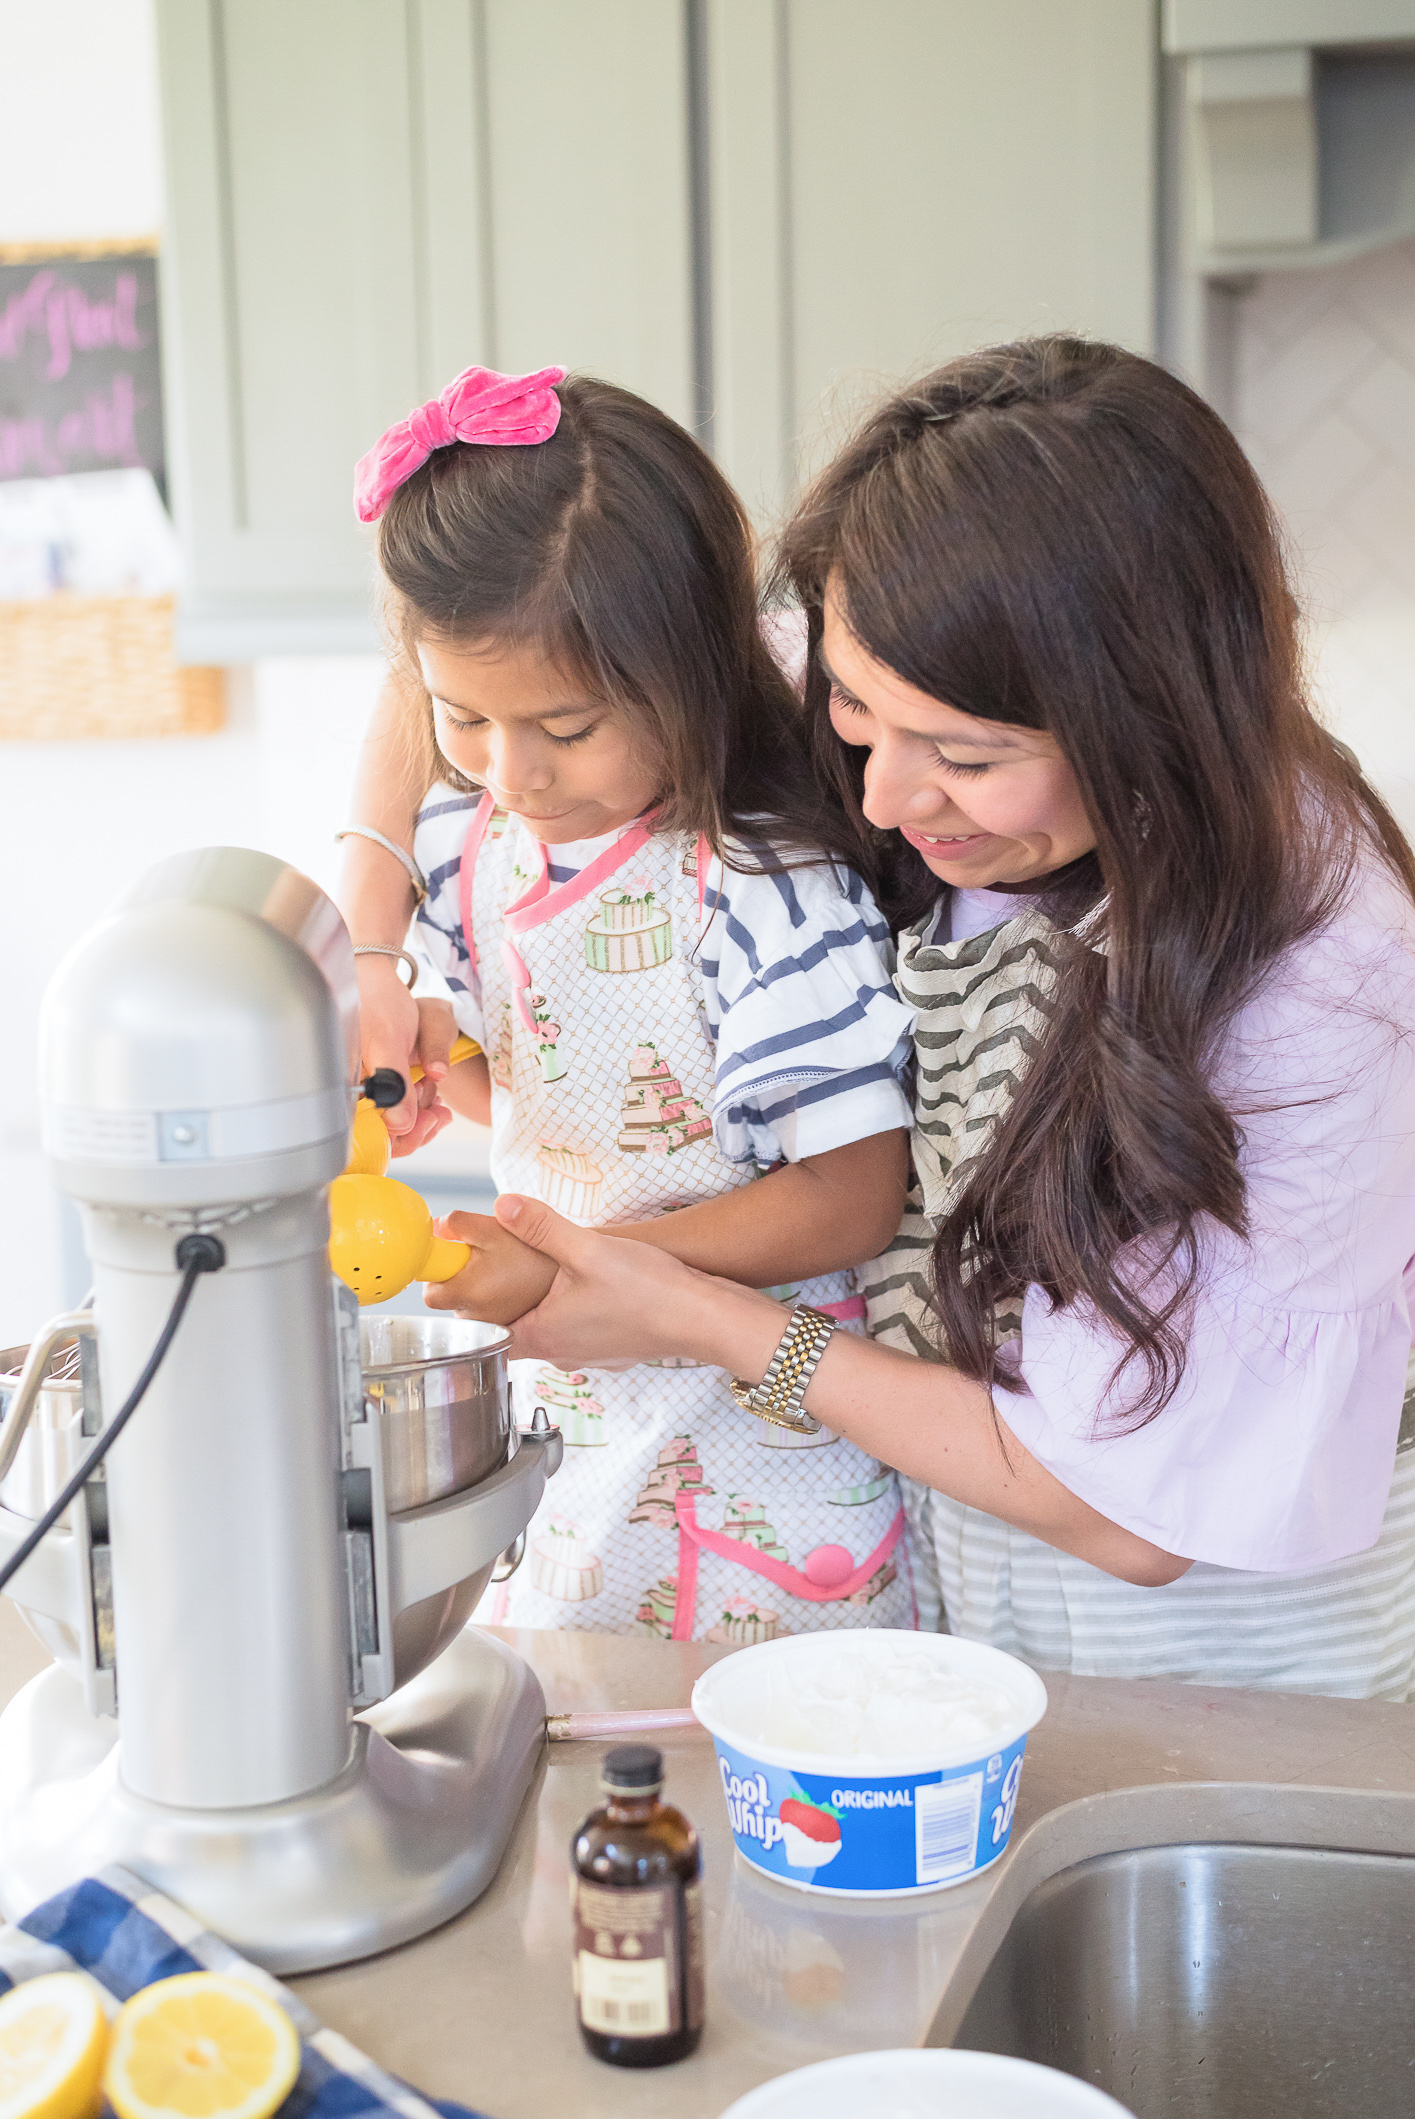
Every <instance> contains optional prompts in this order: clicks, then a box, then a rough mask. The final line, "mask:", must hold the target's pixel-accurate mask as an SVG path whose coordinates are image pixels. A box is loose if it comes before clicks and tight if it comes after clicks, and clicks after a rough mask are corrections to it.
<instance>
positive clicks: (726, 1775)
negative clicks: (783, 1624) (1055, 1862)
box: [693, 1628, 1047, 1898]
mask: <svg viewBox="0 0 1415 2119" xmlns="http://www.w3.org/2000/svg"><path fill="white" fill-rule="evenodd" d="M901 1653H907V1655H908V1656H909V1658H910V1659H911V1660H913V1659H915V1658H918V1659H922V1660H923V1661H925V1662H927V1663H930V1664H936V1665H938V1666H940V1667H941V1668H942V1669H944V1670H946V1671H947V1672H948V1673H949V1674H950V1675H951V1676H953V1677H959V1678H965V1679H971V1680H974V1681H976V1682H978V1683H980V1684H984V1685H986V1686H988V1687H989V1688H990V1689H992V1690H993V1691H995V1692H997V1693H1000V1694H1001V1695H1002V1697H1003V1699H1004V1700H1005V1701H1006V1703H1007V1709H1008V1712H1007V1714H1006V1715H1005V1716H1004V1717H1002V1718H1000V1719H999V1721H998V1723H997V1725H996V1726H995V1727H994V1728H993V1730H992V1731H991V1732H990V1734H988V1735H987V1736H986V1737H984V1736H980V1735H979V1734H978V1732H977V1728H976V1725H975V1726H974V1728H973V1730H972V1732H971V1733H967V1732H966V1731H965V1732H964V1733H962V1734H960V1735H959V1736H958V1737H957V1738H956V1739H955V1740H954V1741H953V1742H951V1743H950V1742H949V1741H948V1740H946V1739H935V1740H934V1741H933V1743H932V1744H931V1745H926V1746H925V1747H924V1748H923V1749H922V1750H920V1751H917V1752H914V1753H912V1754H911V1753H907V1752H903V1751H900V1750H898V1749H895V1750H894V1751H892V1752H891V1751H889V1750H881V1751H878V1752H875V1753H866V1752H862V1751H850V1750H846V1749H845V1748H843V1747H842V1748H841V1749H840V1750H838V1751H833V1752H832V1751H819V1750H807V1749H804V1748H802V1747H799V1746H792V1745H789V1744H779V1743H774V1742H771V1741H769V1740H768V1739H767V1738H766V1737H763V1736H762V1735H761V1734H759V1731H760V1729H761V1726H762V1721H763V1718H766V1717H769V1715H770V1713H771V1711H772V1710H773V1709H775V1710H776V1711H777V1712H778V1713H779V1711H780V1707H781V1703H782V1702H783V1700H784V1701H785V1702H786V1705H787V1708H788V1711H789V1705H790V1694H791V1688H792V1686H793V1683H795V1682H796V1681H797V1679H798V1678H799V1677H800V1676H809V1674H810V1673H811V1670H812V1666H813V1665H819V1664H821V1663H822V1662H826V1661H828V1660H829V1659H832V1658H835V1659H838V1658H839V1657H840V1656H842V1655H845V1656H849V1657H851V1658H855V1657H860V1658H863V1659H867V1660H870V1661H877V1662H879V1663H888V1662H889V1661H892V1660H895V1659H897V1658H898V1657H899V1656H900V1654H901ZM1046 1703H1047V1696H1046V1687H1045V1686H1044V1685H1043V1684H1042V1681H1041V1679H1040V1678H1039V1677H1038V1676H1037V1674H1036V1672H1035V1671H1034V1670H1029V1669H1028V1667H1027V1665H1026V1664H1025V1663H1020V1662H1018V1660H1017V1659H1016V1657H1015V1656H1010V1655H1004V1654H1003V1653H1002V1652H1001V1650H999V1649H996V1648H988V1647H986V1646H985V1645H984V1644H983V1643H982V1642H981V1641H961V1640H957V1639H955V1638H954V1636H953V1635H951V1634H937V1633H910V1632H905V1631H902V1630H897V1631H894V1630H886V1629H884V1628H875V1629H870V1628H865V1629H862V1630H860V1631H858V1632H856V1631H853V1630H852V1631H850V1632H837V1633H813V1634H799V1635H793V1636H791V1637H790V1638H789V1639H786V1640H782V1641H764V1642H762V1643H761V1644H760V1645H759V1646H758V1647H755V1648H743V1649H740V1650H739V1651H738V1653H737V1654H736V1655H733V1656H729V1657H727V1658H726V1659H725V1660H724V1661H723V1662H721V1663H716V1664H714V1665H713V1667H712V1668H711V1669H710V1670H708V1671H705V1672H704V1674H703V1676H702V1677H700V1678H699V1679H698V1682H697V1684H696V1685H695V1686H694V1687H693V1712H694V1713H695V1714H696V1716H697V1718H698V1720H699V1721H700V1722H701V1723H702V1724H703V1726H704V1728H705V1729H707V1730H709V1731H710V1733H711V1735H712V1740H713V1744H714V1746H715V1748H716V1751H717V1758H718V1768H719V1771H720V1773H721V1776H722V1789H723V1795H724V1797H725V1799H726V1803H727V1816H728V1822H729V1824H730V1825H731V1827H732V1837H733V1840H734V1842H735V1844H736V1846H737V1850H738V1852H739V1853H740V1854H741V1855H742V1857H743V1859H744V1860H745V1861H748V1862H750V1863H751V1865H752V1867H753V1868H755V1869H759V1870H761V1872H762V1873H763V1875H766V1876H772V1877H775V1878H776V1880H777V1881H778V1882H779V1883H788V1884H793V1885H795V1886H796V1887H797V1888H798V1889H801V1890H808V1891H818V1892H826V1893H828V1894H830V1895H831V1896H832V1897H846V1898H875V1897H906V1896H912V1895H913V1894H915V1893H917V1892H920V1891H937V1890H941V1889H944V1888H946V1887H948V1886H949V1885H952V1884H960V1883H966V1882H968V1880H969V1879H970V1878H971V1877H974V1876H977V1875H978V1874H979V1872H980V1871H981V1870H983V1869H985V1868H988V1867H989V1866H990V1865H991V1864H992V1863H993V1862H995V1861H996V1860H997V1859H998V1857H999V1856H1000V1855H1001V1854H1002V1853H1003V1852H1004V1851H1005V1849H1006V1847H1007V1842H1008V1838H1009V1836H1010V1834H1011V1831H1012V1818H1013V1814H1014V1812H1015V1810H1016V1807H1017V1789H1018V1783H1019V1781H1020V1779H1021V1775H1022V1754H1023V1751H1024V1750H1025V1748H1026V1742H1027V1731H1028V1730H1029V1729H1030V1728H1032V1726H1033V1725H1034V1724H1035V1723H1036V1722H1037V1721H1039V1720H1040V1719H1041V1716H1042V1715H1043V1713H1044V1712H1045V1711H1046ZM961 1726H962V1725H960V1727H961Z"/></svg>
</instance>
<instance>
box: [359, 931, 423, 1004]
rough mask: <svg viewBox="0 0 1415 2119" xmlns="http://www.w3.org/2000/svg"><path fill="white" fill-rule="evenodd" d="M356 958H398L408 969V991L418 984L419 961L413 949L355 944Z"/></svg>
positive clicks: (383, 943)
mask: <svg viewBox="0 0 1415 2119" xmlns="http://www.w3.org/2000/svg"><path fill="white" fill-rule="evenodd" d="M354 955H355V956H396V957H398V958H400V959H401V960H402V962H403V963H405V964H406V965H407V967H408V991H409V993H411V992H412V990H413V988H414V987H415V986H416V985H417V983H418V960H417V958H416V957H415V956H414V955H413V952H412V951H411V949H395V948H394V947H393V946H392V944H391V943H389V942H355V944H354Z"/></svg>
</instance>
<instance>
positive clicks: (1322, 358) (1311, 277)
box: [1236, 243, 1415, 838]
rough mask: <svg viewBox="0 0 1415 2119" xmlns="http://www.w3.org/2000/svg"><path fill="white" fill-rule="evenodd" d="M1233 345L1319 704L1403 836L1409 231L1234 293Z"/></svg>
mask: <svg viewBox="0 0 1415 2119" xmlns="http://www.w3.org/2000/svg"><path fill="white" fill-rule="evenodd" d="M1237 355H1238V358H1237V377H1236V382H1237V405H1236V424H1237V426H1238V430H1239V434H1240V437H1241V439H1242V441H1243V444H1244V446H1245V448H1246V449H1247V451H1248V454H1249V456H1250V457H1251V459H1252V461H1253V463H1254V465H1255V466H1256V468H1257V470H1258V472H1259V475H1260V476H1261V477H1262V479H1263V481H1264V483H1265V484H1266V486H1267V488H1268V491H1269V492H1270V493H1271V495H1272V497H1273V499H1274V500H1275V501H1276V502H1277V505H1278V508H1279V510H1280V511H1281V513H1282V515H1283V518H1284V520H1285V522H1286V524H1287V528H1288V531H1289V533H1290V537H1291V544H1292V556H1293V559H1294V562H1295V571H1296V573H1297V576H1298V581H1299V586H1300V588H1301V590H1302V593H1303V597H1304V600H1305V602H1306V604H1307V608H1308V612H1309V623H1310V638H1311V644H1312V650H1313V666H1314V677H1315V682H1316V690H1317V696H1318V701H1319V704H1320V705H1321V706H1322V707H1323V708H1324V710H1325V712H1326V715H1327V718H1328V720H1329V722H1330V724H1331V726H1332V727H1333V729H1334V730H1335V731H1336V733H1337V734H1338V735H1340V736H1342V737H1343V738H1344V739H1345V740H1346V741H1347V742H1348V743H1350V745H1351V746H1352V748H1353V749H1354V750H1355V751H1356V753H1357V755H1358V756H1359V758H1360V759H1361V762H1362V764H1363V765H1364V766H1365V768H1366V771H1367V773H1368V774H1369V776H1370V778H1371V779H1372V780H1373V781H1374V782H1375V784H1376V786H1377V787H1379V789H1380V790H1381V792H1382V794H1384V795H1385V797H1386V799H1387V800H1388V801H1389V802H1390V803H1391V805H1392V807H1393V808H1394V810H1395V812H1396V815H1397V816H1398V817H1399V819H1400V821H1401V824H1402V825H1403V826H1404V828H1405V831H1406V833H1407V835H1408V836H1410V837H1411V838H1415V243H1403V244H1401V245H1399V246H1398V247H1395V248H1392V249H1389V250H1379V251H1376V252H1374V253H1373V254H1372V255H1371V256H1369V257H1365V258H1357V259H1355V260H1354V261H1353V262H1352V263H1350V264H1346V265H1339V266H1335V267H1333V268H1330V269H1328V270H1326V271H1323V272H1285V273H1270V274H1269V275H1268V276H1267V277H1266V278H1264V279H1261V280H1259V281H1258V283H1257V285H1256V287H1255V288H1254V289H1253V291H1252V292H1251V293H1250V294H1248V295H1246V296H1245V297H1244V298H1243V299H1242V300H1241V302H1240V303H1239V318H1238V347H1237Z"/></svg>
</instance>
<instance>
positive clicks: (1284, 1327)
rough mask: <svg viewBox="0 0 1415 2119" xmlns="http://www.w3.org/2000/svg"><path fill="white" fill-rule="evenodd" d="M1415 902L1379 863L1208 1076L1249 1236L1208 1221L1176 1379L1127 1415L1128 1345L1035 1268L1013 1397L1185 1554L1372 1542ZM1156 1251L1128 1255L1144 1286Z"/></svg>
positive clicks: (1233, 1563)
mask: <svg viewBox="0 0 1415 2119" xmlns="http://www.w3.org/2000/svg"><path fill="white" fill-rule="evenodd" d="M1412 1026H1415V913H1412V908H1411V907H1410V905H1409V904H1408V902H1406V901H1405V900H1404V899H1403V897H1402V896H1401V895H1400V894H1399V893H1398V892H1397V891H1396V890H1395V888H1394V886H1393V885H1387V884H1386V883H1385V882H1384V879H1383V878H1381V877H1377V878H1375V879H1372V877H1371V876H1369V875H1368V876H1367V877H1366V878H1365V880H1364V884H1363V886H1362V888H1361V890H1360V892H1359V894H1358V895H1357V897H1356V899H1355V902H1354V903H1353V904H1352V905H1350V906H1348V908H1347V909H1346V910H1345V911H1344V912H1343V913H1342V914H1341V915H1340V916H1339V917H1338V919H1337V920H1336V922H1335V923H1334V924H1333V925H1332V926H1331V927H1330V928H1328V929H1327V930H1325V931H1324V932H1323V933H1321V934H1319V935H1318V936H1316V937H1315V938H1313V939H1311V940H1309V941H1307V942H1305V943H1303V944H1300V945H1299V946H1298V947H1297V948H1295V949H1294V950H1293V951H1291V952H1290V953H1289V956H1288V957H1287V958H1286V959H1284V960H1283V962H1282V963H1281V964H1280V965H1279V966H1278V967H1277V970H1276V972H1275V974H1274V975H1273V976H1272V977H1271V978H1270V979H1269V981H1268V982H1267V986H1266V988H1265V989H1264V991H1262V992H1261V993H1260V994H1259V996H1258V997H1257V999H1256V1000H1255V1001H1254V1002H1253V1003H1251V1004H1250V1005H1249V1006H1248V1007H1247V1008H1246V1009H1245V1010H1244V1012H1243V1013H1242V1015H1241V1016H1240V1017H1239V1019H1238V1021H1237V1023H1236V1024H1235V1027H1234V1030H1233V1033H1232V1035H1231V1037H1230V1040H1229V1043H1228V1047H1227V1049H1226V1051H1225V1053H1224V1055H1223V1057H1222V1059H1221V1061H1220V1063H1219V1065H1218V1066H1217V1067H1216V1069H1215V1074H1214V1087H1215V1089H1216V1090H1217V1092H1218V1094H1219V1095H1220V1096H1221V1097H1222V1099H1223V1101H1224V1103H1225V1104H1226V1105H1227V1107H1228V1109H1229V1110H1230V1111H1232V1112H1233V1114H1234V1116H1235V1118H1236V1119H1237V1121H1238V1124H1239V1126H1240V1128H1241V1130H1242V1135H1243V1147H1242V1150H1241V1163H1242V1169H1243V1174H1244V1178H1245V1180H1246V1184H1247V1195H1248V1216H1249V1235H1248V1237H1247V1239H1246V1240H1240V1239H1238V1238H1236V1237H1234V1236H1232V1235H1231V1234H1229V1232H1227V1231H1225V1230H1220V1229H1218V1228H1217V1227H1214V1226H1212V1225H1210V1226H1208V1227H1207V1228H1205V1230H1204V1231H1203V1233H1202V1242H1201V1266H1200V1278H1199V1284H1198V1288H1197V1292H1196V1296H1195V1300H1194V1304H1193V1310H1192V1315H1191V1318H1190V1321H1189V1324H1188V1328H1187V1333H1186V1339H1187V1358H1186V1363H1185V1369H1184V1376H1183V1380H1182V1383H1181V1385H1180V1388H1179V1390H1178V1392H1177V1394H1176V1395H1175V1396H1174V1397H1173V1398H1172V1399H1171V1400H1170V1402H1169V1404H1168V1405H1166V1406H1165V1407H1164V1409H1163V1410H1162V1411H1161V1412H1160V1413H1159V1415H1158V1416H1157V1417H1156V1418H1154V1419H1153V1420H1151V1421H1150V1422H1149V1423H1148V1424H1147V1425H1145V1426H1142V1427H1136V1426H1134V1425H1133V1399H1134V1395H1135V1383H1134V1381H1133V1377H1129V1378H1128V1377H1127V1375H1126V1374H1125V1373H1124V1372H1122V1374H1121V1376H1120V1378H1119V1380H1118V1381H1113V1380H1112V1378H1113V1372H1114V1371H1115V1368H1116V1363H1117V1361H1118V1359H1119V1356H1120V1353H1121V1351H1122V1348H1121V1343H1120V1342H1119V1341H1118V1340H1117V1339H1116V1337H1115V1336H1114V1334H1113V1333H1111V1332H1110V1330H1109V1329H1108V1328H1107V1327H1105V1326H1104V1325H1103V1324H1102V1323H1101V1321H1100V1320H1099V1319H1098V1318H1097V1317H1096V1316H1095V1315H1094V1313H1091V1312H1089V1311H1088V1310H1087V1308H1086V1307H1085V1306H1083V1305H1079V1304H1078V1305H1073V1306H1071V1307H1070V1308H1068V1309H1066V1310H1062V1311H1053V1310H1052V1309H1051V1307H1050V1304H1049V1302H1048V1300H1047V1298H1046V1296H1045V1295H1044V1294H1043V1292H1042V1290H1041V1289H1040V1288H1037V1287H1032V1288H1030V1289H1029V1290H1028V1292H1027V1296H1026V1301H1025V1303H1024V1307H1023V1319H1022V1338H1021V1343H1020V1348H1019V1350H1018V1355H1017V1369H1018V1376H1019V1380H1020V1382H1021V1384H1022V1386H1023V1388H1022V1389H1021V1391H1020V1392H1018V1393H1015V1394H1014V1393H1013V1392H1011V1391H1007V1390H999V1391H998V1392H997V1394H996V1404H997V1410H998V1413H999V1416H1000V1417H1001V1419H1002V1420H1003V1421H1004V1422H1005V1424H1006V1425H1007V1426H1008V1427H1009V1428H1010V1429H1011V1431H1012V1432H1013V1433H1014V1434H1015V1435H1016V1436H1017V1437H1018V1439H1019V1440H1020V1441H1021V1442H1022V1443H1023V1444H1024V1445H1025V1446H1026V1448H1027V1449H1029V1450H1030V1451H1031V1452H1032V1454H1033V1455H1034V1456H1035V1457H1036V1458H1037V1459H1038V1460H1039V1461H1040V1462H1041V1463H1042V1464H1044V1465H1045V1466H1046V1467H1047V1469H1048V1470H1049V1471H1051V1472H1053V1473H1054V1474H1055V1475H1056V1477H1057V1478H1058V1479H1060V1480H1061V1482H1062V1483H1063V1485H1065V1486H1066V1487H1068V1488H1069V1489H1070V1490H1071V1491H1072V1492H1073V1493H1075V1494H1077V1495H1078V1496H1079V1497H1080V1498H1081V1499H1082V1500H1085V1501H1087V1502H1089V1503H1090V1504H1091V1506H1092V1507H1094V1508H1096V1509H1098V1510H1100V1512H1101V1513H1102V1514H1103V1515H1106V1516H1108V1517H1109V1518H1110V1519H1111V1520H1112V1521H1113V1522H1116V1523H1120V1524H1122V1525H1124V1527H1125V1528H1126V1529H1128V1530H1133V1531H1135V1532H1136V1533H1138V1535H1140V1536H1141V1537H1145V1538H1149V1539H1151V1540H1153V1542H1154V1543H1155V1544H1157V1545H1159V1546H1162V1547H1163V1548H1164V1549H1165V1550H1166V1551H1169V1552H1174V1553H1178V1554H1181V1555H1182V1556H1184V1557H1185V1558H1187V1559H1193V1560H1204V1561H1209V1562H1211V1563H1213V1564H1215V1565H1218V1566H1222V1567H1233V1568H1244V1569H1251V1570H1255V1571H1261V1572H1284V1571H1288V1570H1297V1569H1306V1568H1313V1567H1320V1566H1323V1565H1326V1564H1327V1563H1329V1562H1331V1561H1335V1560H1340V1559H1344V1558H1347V1557H1348V1556H1350V1555H1351V1554H1353V1553H1357V1552H1363V1551H1365V1550H1366V1549H1367V1548H1368V1547H1370V1546H1371V1545H1372V1544H1374V1542H1375V1540H1376V1538H1377V1536H1378V1534H1379V1531H1380V1526H1381V1519H1382V1515H1383V1513H1384V1509H1385V1504H1386V1500H1387V1498H1388V1495H1389V1490H1390V1481H1391V1473H1392V1469H1393V1465H1394V1457H1395V1445H1396V1437H1397V1433H1398V1430H1399V1425H1400V1413H1401V1402H1402V1398H1403V1396H1404V1392H1405V1385H1406V1367H1407V1359H1408V1356H1409V1353H1410V1343H1411V1300H1410V1298H1411V1292H1412V1288H1415V1273H1413V1272H1412V1259H1415V1050H1412ZM1143 1276H1144V1260H1143V1259H1142V1258H1141V1257H1139V1256H1137V1257H1136V1258H1134V1259H1133V1260H1132V1261H1131V1279H1132V1284H1135V1285H1140V1284H1142V1281H1143Z"/></svg>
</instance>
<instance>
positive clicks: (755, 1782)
mask: <svg viewBox="0 0 1415 2119" xmlns="http://www.w3.org/2000/svg"><path fill="white" fill-rule="evenodd" d="M718 1764H719V1765H720V1766H721V1768H722V1792H723V1794H724V1795H725V1796H726V1797H727V1815H728V1818H729V1820H730V1821H731V1825H732V1829H733V1831H734V1832H736V1833H739V1834H740V1835H741V1837H742V1838H743V1839H759V1840H760V1841H761V1843H762V1851H763V1853H765V1852H766V1850H767V1848H769V1847H774V1846H775V1845H776V1843H777V1841H778V1840H779V1839H781V1838H783V1837H784V1834H783V1831H782V1825H781V1819H780V1818H779V1817H773V1816H772V1815H771V1791H770V1789H769V1788H768V1787H767V1784H766V1776H765V1774H762V1773H749V1774H748V1776H747V1778H746V1780H741V1779H739V1778H738V1776H737V1775H736V1774H735V1773H734V1772H733V1771H732V1769H731V1767H730V1766H729V1765H728V1763H727V1761H726V1759H719V1761H718Z"/></svg>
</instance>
